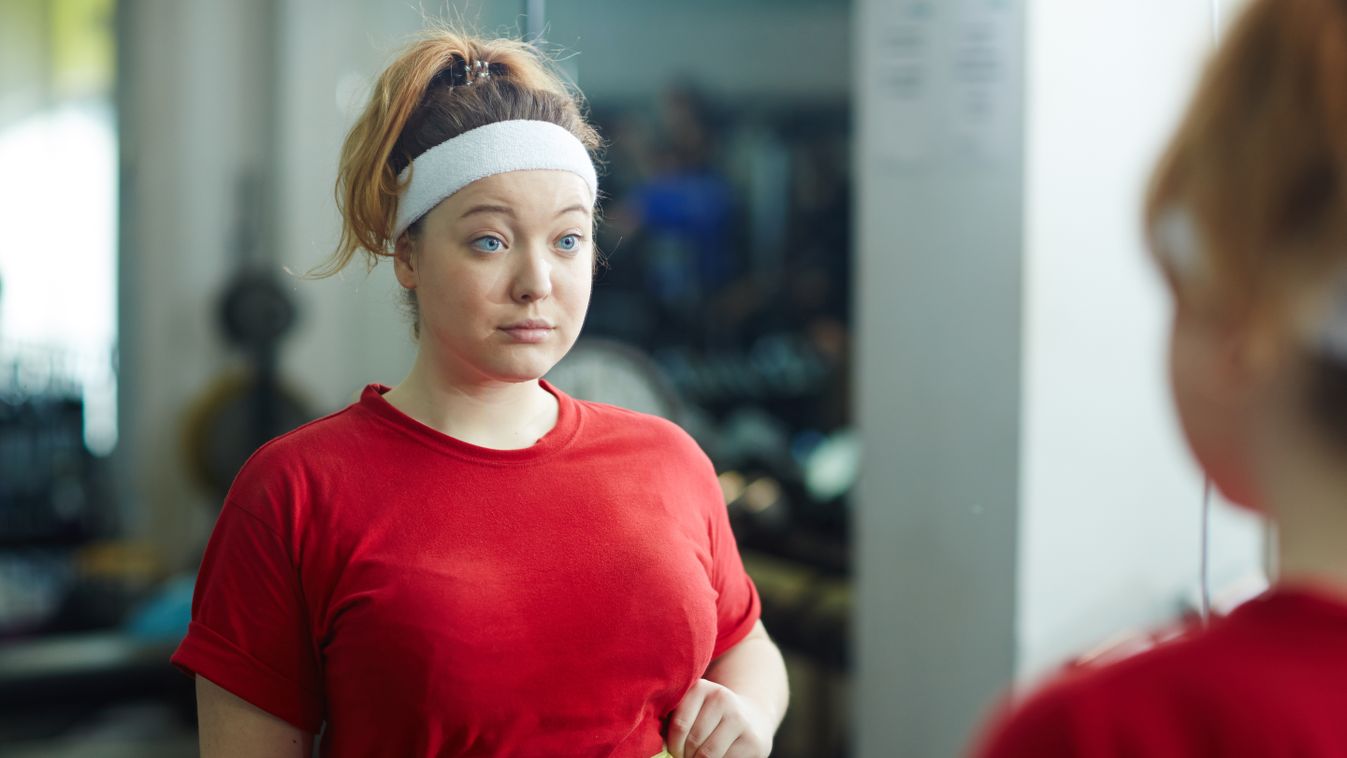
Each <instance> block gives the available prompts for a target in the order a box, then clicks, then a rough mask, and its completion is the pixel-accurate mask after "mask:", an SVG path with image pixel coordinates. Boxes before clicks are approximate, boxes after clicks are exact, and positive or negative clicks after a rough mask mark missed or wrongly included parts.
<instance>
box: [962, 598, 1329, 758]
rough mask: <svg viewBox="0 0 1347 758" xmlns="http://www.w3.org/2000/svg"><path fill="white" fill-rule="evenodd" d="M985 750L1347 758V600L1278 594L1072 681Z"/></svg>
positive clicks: (1023, 712) (1057, 685)
mask: <svg viewBox="0 0 1347 758" xmlns="http://www.w3.org/2000/svg"><path fill="white" fill-rule="evenodd" d="M977 754H978V755H980V756H984V757H985V758H1008V757H1010V756H1015V757H1017V758H1018V757H1019V756H1035V758H1037V757H1038V756H1063V757H1064V758H1072V757H1077V756H1088V757H1089V758H1104V757H1105V756H1116V757H1118V758H1122V757H1123V756H1137V757H1138V758H1169V757H1170V756H1185V757H1188V756H1222V757H1226V756H1229V757H1236V758H1237V757H1238V756H1258V758H1278V757H1279V756H1285V757H1286V758H1291V757H1292V756H1295V757H1296V758H1325V757H1327V756H1347V604H1343V603H1341V602H1339V601H1336V600H1332V599H1329V598H1328V597H1326V596H1323V595H1319V594H1316V593H1314V592H1312V591H1308V590H1303V589H1285V588H1283V589H1277V590H1273V591H1272V592H1270V593H1268V594H1266V595H1263V596H1262V597H1260V598H1258V599H1255V600H1253V601H1250V602H1248V603H1245V604H1244V605H1242V606H1240V607H1239V608H1237V609H1235V611H1234V612H1233V613H1231V614H1230V616H1228V617H1227V618H1225V619H1222V620H1220V621H1217V622H1215V623H1213V624H1212V625H1211V627H1209V628H1208V629H1206V630H1203V631H1200V632H1194V633H1191V634H1190V635H1188V636H1185V637H1182V638H1180V639H1178V640H1175V641H1173V642H1170V643H1165V644H1162V645H1161V646H1159V647H1157V648H1155V649H1153V650H1150V651H1147V652H1145V653H1142V654H1140V655H1138V656H1136V657H1134V658H1128V659H1125V660H1123V661H1120V662H1119V663H1115V664H1113V665H1110V666H1105V667H1103V668H1097V669H1084V670H1080V671H1076V672H1072V673H1069V674H1066V675H1064V676H1063V677H1061V678H1060V679H1059V680H1057V681H1055V682H1053V683H1052V684H1050V685H1048V686H1047V687H1046V688H1044V689H1043V690H1042V691H1040V692H1039V693H1038V694H1037V695H1035V696H1034V697H1033V698H1031V699H1030V700H1029V701H1028V702H1027V703H1025V704H1024V706H1023V707H1021V708H1018V709H1016V710H1015V711H1014V712H1013V713H1010V714H1008V715H1007V716H1006V717H1003V718H1002V719H1000V720H999V723H997V724H995V725H994V727H993V729H992V730H991V731H990V732H989V733H988V735H987V739H986V740H985V741H984V743H983V745H982V746H981V748H980V749H979V750H978V751H977Z"/></svg>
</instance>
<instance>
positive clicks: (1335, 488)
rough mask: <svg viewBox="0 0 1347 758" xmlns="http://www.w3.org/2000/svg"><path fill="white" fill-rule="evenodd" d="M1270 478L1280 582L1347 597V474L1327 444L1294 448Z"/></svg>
mask: <svg viewBox="0 0 1347 758" xmlns="http://www.w3.org/2000/svg"><path fill="white" fill-rule="evenodd" d="M1280 457H1281V460H1282V463H1283V465H1282V466H1280V467H1279V469H1280V471H1281V473H1280V475H1278V476H1275V477H1269V478H1268V482H1269V487H1268V510H1269V511H1270V512H1271V513H1272V516H1273V518H1274V519H1275V520H1276V523H1277V548H1278V550H1277V555H1278V562H1277V570H1278V571H1277V573H1278V575H1277V581H1278V582H1279V583H1285V584H1304V585H1310V586H1313V587H1316V588H1318V589H1320V590H1324V591H1326V592H1329V593H1331V594H1334V595H1336V596H1338V597H1341V598H1345V599H1347V471H1344V467H1343V466H1342V465H1341V462H1340V461H1337V460H1335V456H1333V455H1332V454H1331V453H1330V452H1328V451H1327V450H1326V449H1325V447H1324V446H1323V445H1322V444H1319V443H1305V444H1299V445H1292V444H1288V445H1285V446H1284V447H1283V450H1282V455H1281V456H1280Z"/></svg>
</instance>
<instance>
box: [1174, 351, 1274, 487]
mask: <svg viewBox="0 0 1347 758" xmlns="http://www.w3.org/2000/svg"><path fill="white" fill-rule="evenodd" d="M1219 360H1220V358H1219V356H1218V355H1217V354H1216V352H1215V349H1214V348H1213V346H1212V345H1211V343H1210V342H1209V341H1208V339H1204V338H1203V337H1202V336H1201V335H1199V334H1197V333H1195V332H1193V331H1191V330H1185V329H1184V328H1183V327H1182V326H1177V327H1176V328H1175V329H1174V333H1173V335H1172V336H1171V338H1170V351H1169V366H1170V384H1171V387H1172V390H1173V393H1174V405H1175V409H1176V411H1177V413H1178V417H1179V422H1180V424H1181V426H1182V428H1183V434H1184V438H1185V439H1186V441H1187V443H1188V447H1189V449H1190V450H1191V451H1192V453H1193V457H1194V458H1196V459H1197V462H1198V464H1199V465H1200V466H1201V467H1202V470H1203V472H1204V473H1205V474H1206V475H1207V476H1208V477H1210V478H1211V480H1212V483H1213V484H1214V485H1215V486H1216V488H1217V489H1218V490H1219V491H1220V492H1221V493H1222V494H1223V495H1224V496H1225V497H1226V499H1228V500H1230V501H1231V502H1234V503H1236V504H1239V505H1244V506H1246V507H1252V508H1256V505H1255V497H1254V487H1253V486H1252V482H1251V479H1250V477H1251V474H1252V465H1251V464H1252V460H1251V456H1250V455H1249V448H1248V444H1249V441H1250V436H1249V428H1250V422H1249V417H1248V413H1249V411H1248V409H1247V407H1244V406H1242V405H1241V404H1238V403H1233V402H1230V401H1229V399H1228V398H1225V394H1224V393H1223V388H1222V387H1221V386H1220V371H1219V368H1218V366H1217V361H1219ZM1222 398H1225V401H1224V402H1223V400H1222Z"/></svg>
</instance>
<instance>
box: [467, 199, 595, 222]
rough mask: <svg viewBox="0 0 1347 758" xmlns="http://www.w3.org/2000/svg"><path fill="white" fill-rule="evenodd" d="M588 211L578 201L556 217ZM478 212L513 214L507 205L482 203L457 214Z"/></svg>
mask: <svg viewBox="0 0 1347 758" xmlns="http://www.w3.org/2000/svg"><path fill="white" fill-rule="evenodd" d="M588 212H589V209H588V208H586V207H585V206H583V205H580V204H579V203H576V204H575V205H568V206H566V207H565V208H562V209H561V210H559V211H557V216H558V217H560V216H564V215H566V214H567V213H588ZM479 213H499V214H501V215H504V216H510V217H511V218H513V217H514V215H515V213H514V209H513V208H511V207H510V206H508V205H491V204H482V205H474V206H472V207H471V208H469V209H467V210H466V211H463V215H461V216H459V218H461V219H463V218H467V217H468V216H473V215H476V214H479Z"/></svg>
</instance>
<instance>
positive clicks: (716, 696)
mask: <svg viewBox="0 0 1347 758" xmlns="http://www.w3.org/2000/svg"><path fill="white" fill-rule="evenodd" d="M744 706H745V704H744V703H741V702H740V701H739V699H738V698H737V697H735V695H734V693H732V692H730V691H729V690H727V689H725V688H724V687H721V686H720V685H717V684H713V683H711V682H707V681H705V680H703V681H701V682H698V683H697V684H696V685H694V686H693V687H692V689H691V690H689V691H688V694H687V695H685V696H684V697H683V701H682V702H680V703H679V704H678V707H677V708H675V709H674V712H673V713H672V714H670V716H669V729H668V734H667V736H666V741H665V742H666V745H667V746H668V749H669V753H670V754H671V755H673V756H674V758H762V757H763V756H765V755H767V753H768V750H769V749H770V748H769V747H768V746H766V745H763V744H762V740H760V739H759V738H758V737H757V736H755V735H754V733H753V730H752V725H751V724H750V723H749V718H748V716H747V714H746V713H745V712H744V710H743V709H744Z"/></svg>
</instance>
